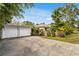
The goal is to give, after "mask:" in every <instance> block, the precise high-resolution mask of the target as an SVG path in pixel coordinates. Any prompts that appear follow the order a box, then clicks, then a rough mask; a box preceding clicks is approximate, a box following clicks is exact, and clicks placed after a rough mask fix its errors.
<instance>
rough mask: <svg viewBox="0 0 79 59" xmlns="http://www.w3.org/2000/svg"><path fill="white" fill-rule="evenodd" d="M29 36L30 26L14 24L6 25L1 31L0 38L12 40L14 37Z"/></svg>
mask: <svg viewBox="0 0 79 59" xmlns="http://www.w3.org/2000/svg"><path fill="white" fill-rule="evenodd" d="M30 35H31V27H30V26H21V25H16V24H15V25H14V24H6V25H4V28H2V30H1V35H0V36H1V38H2V39H4V38H14V37H23V36H30Z"/></svg>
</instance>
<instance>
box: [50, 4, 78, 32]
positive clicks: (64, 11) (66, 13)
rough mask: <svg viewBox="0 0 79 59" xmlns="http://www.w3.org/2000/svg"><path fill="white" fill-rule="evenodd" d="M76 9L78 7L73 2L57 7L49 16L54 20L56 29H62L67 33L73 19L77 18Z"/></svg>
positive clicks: (70, 29)
mask: <svg viewBox="0 0 79 59" xmlns="http://www.w3.org/2000/svg"><path fill="white" fill-rule="evenodd" d="M77 10H78V8H77V7H76V5H75V4H66V5H65V6H64V7H59V8H57V9H56V10H55V11H54V12H53V14H52V16H51V17H52V20H54V22H55V26H56V31H59V30H61V29H63V30H65V31H67V33H68V32H69V33H71V32H72V31H73V29H72V28H74V24H75V19H77V15H78V14H77Z"/></svg>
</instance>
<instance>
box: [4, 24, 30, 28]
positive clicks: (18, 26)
mask: <svg viewBox="0 0 79 59" xmlns="http://www.w3.org/2000/svg"><path fill="white" fill-rule="evenodd" d="M4 26H15V27H29V28H31V26H28V25H27V26H24V25H17V24H5V25H4Z"/></svg>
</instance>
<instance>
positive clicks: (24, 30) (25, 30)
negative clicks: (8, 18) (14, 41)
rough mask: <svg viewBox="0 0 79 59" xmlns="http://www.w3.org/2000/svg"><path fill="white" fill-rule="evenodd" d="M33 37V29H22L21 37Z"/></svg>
mask: <svg viewBox="0 0 79 59" xmlns="http://www.w3.org/2000/svg"><path fill="white" fill-rule="evenodd" d="M29 35H31V28H28V27H27V28H24V27H21V28H20V36H29Z"/></svg>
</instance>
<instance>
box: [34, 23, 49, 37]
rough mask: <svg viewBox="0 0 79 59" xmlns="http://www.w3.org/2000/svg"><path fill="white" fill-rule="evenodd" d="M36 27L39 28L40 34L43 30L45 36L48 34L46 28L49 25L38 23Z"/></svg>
mask: <svg viewBox="0 0 79 59" xmlns="http://www.w3.org/2000/svg"><path fill="white" fill-rule="evenodd" d="M35 27H36V28H38V29H39V34H42V32H43V34H44V36H47V31H46V29H47V28H48V25H46V24H38V25H36V26H35Z"/></svg>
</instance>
